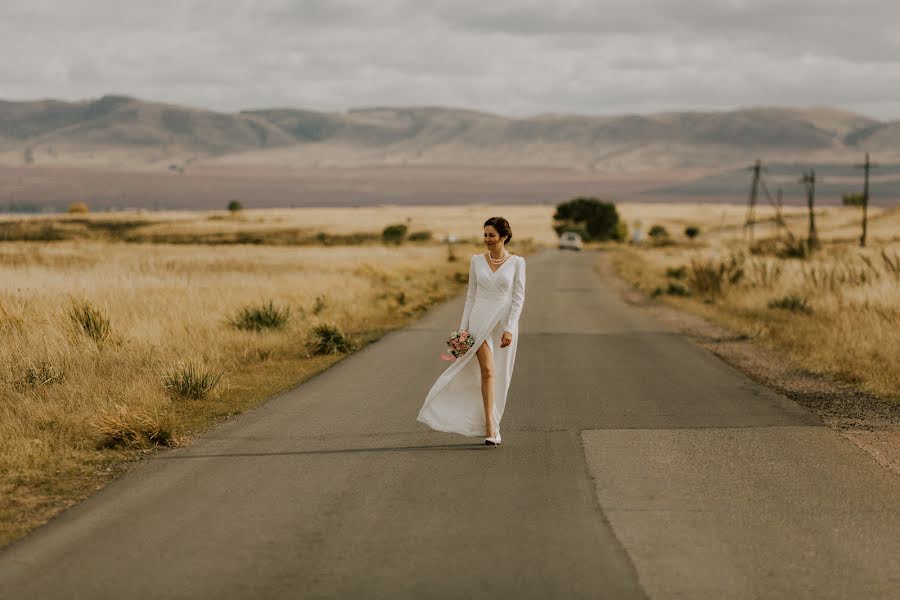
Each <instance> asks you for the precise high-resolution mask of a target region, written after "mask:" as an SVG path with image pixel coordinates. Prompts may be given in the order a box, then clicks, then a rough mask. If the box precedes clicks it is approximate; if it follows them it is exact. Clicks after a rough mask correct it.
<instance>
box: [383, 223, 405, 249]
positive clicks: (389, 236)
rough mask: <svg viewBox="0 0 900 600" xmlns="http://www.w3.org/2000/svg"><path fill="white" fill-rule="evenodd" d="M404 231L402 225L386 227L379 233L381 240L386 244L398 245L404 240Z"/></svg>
mask: <svg viewBox="0 0 900 600" xmlns="http://www.w3.org/2000/svg"><path fill="white" fill-rule="evenodd" d="M406 230H407V227H406V225H404V224H403V223H398V224H395V225H388V226H387V227H385V228H384V229H383V230H382V231H381V240H382V241H383V242H385V243H387V244H399V243H400V242H402V241H403V240H404V238H406Z"/></svg>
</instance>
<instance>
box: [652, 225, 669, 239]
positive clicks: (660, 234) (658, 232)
mask: <svg viewBox="0 0 900 600" xmlns="http://www.w3.org/2000/svg"><path fill="white" fill-rule="evenodd" d="M647 235H649V236H650V237H652V238H653V239H658V238H667V237H669V232H668V231H666V228H665V227H663V226H662V225H654V226H653V227H651V228H650V231H648V232H647Z"/></svg>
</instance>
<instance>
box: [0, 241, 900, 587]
mask: <svg viewBox="0 0 900 600" xmlns="http://www.w3.org/2000/svg"><path fill="white" fill-rule="evenodd" d="M597 260H598V257H597V255H596V254H593V253H590V252H584V253H580V254H579V253H567V252H558V251H546V252H543V253H541V254H538V255H533V256H531V257H529V258H528V289H527V290H526V301H525V308H524V311H523V313H522V318H521V321H520V334H521V335H522V339H521V340H520V342H519V347H518V355H517V365H516V370H515V372H514V374H513V380H512V386H511V388H510V392H509V399H508V402H507V408H506V415H505V417H504V421H503V424H502V431H503V446H501V447H500V448H489V447H485V446H482V445H479V444H478V442H479V441H480V440H477V439H476V440H472V439H470V438H463V437H460V436H454V435H449V434H443V433H437V432H433V431H430V430H429V429H427V428H426V427H425V426H423V425H421V424H419V423H417V422H416V421H415V417H416V414H417V413H418V410H419V408H420V406H421V403H422V401H423V399H424V397H425V394H426V393H427V391H428V389H429V388H430V386H431V384H432V383H433V382H434V380H435V379H436V378H437V376H438V375H439V374H440V372H441V371H442V370H443V369H444V368H445V367H446V365H447V363H445V362H443V361H441V360H439V359H438V354H439V353H440V352H441V350H442V343H443V339H444V336H445V335H446V334H447V332H449V331H450V330H451V329H453V328H454V327H455V326H456V325H457V324H458V320H459V315H460V314H461V310H462V302H463V297H462V296H458V297H457V298H454V299H453V300H452V301H449V302H447V303H446V304H444V305H442V306H440V307H437V308H436V309H435V310H433V311H432V312H431V313H429V314H428V315H427V316H425V317H424V318H423V319H421V320H420V321H419V322H418V323H417V324H415V325H414V326H412V327H409V328H406V329H404V330H401V331H396V332H393V333H391V334H388V335H387V336H385V337H384V338H383V339H381V340H380V341H378V342H377V343H375V344H372V345H370V346H368V347H367V348H365V349H363V350H362V351H360V352H358V353H357V354H355V355H353V356H350V357H348V358H347V359H345V360H343V361H341V362H340V363H338V364H337V365H335V366H334V367H332V368H331V369H329V370H327V371H326V372H324V373H322V374H320V375H318V376H316V377H314V378H312V379H311V380H309V381H308V382H306V383H305V384H303V385H302V386H300V387H298V388H296V389H294V390H292V391H290V392H287V393H285V394H283V395H281V396H279V397H277V398H274V399H272V400H271V401H269V402H268V403H267V404H265V405H264V406H262V407H260V408H258V409H256V410H253V411H250V412H248V413H246V414H244V415H242V416H240V417H239V418H237V419H235V420H233V421H231V422H229V423H227V424H225V425H223V426H221V427H218V428H217V429H215V430H214V431H212V432H210V433H209V434H208V435H205V436H203V437H202V438H200V439H198V440H196V441H195V443H194V444H193V445H192V446H191V447H188V448H181V449H177V450H174V451H170V452H167V453H164V454H162V455H160V456H158V457H156V458H153V459H150V460H147V461H143V462H141V463H140V464H138V465H137V466H136V467H135V468H134V469H132V470H131V471H129V472H128V473H127V474H125V476H123V477H122V478H120V479H119V480H117V481H115V482H113V483H111V484H110V485H108V486H107V487H106V488H104V489H103V490H102V491H100V492H99V493H97V494H95V495H94V496H93V497H91V498H90V499H88V500H87V501H85V502H83V503H81V504H79V505H77V506H75V507H73V508H72V509H69V510H67V511H66V512H64V513H63V514H61V515H60V516H59V517H57V518H56V519H54V520H53V521H51V522H50V523H49V524H47V525H46V526H44V527H42V528H40V529H38V530H36V531H35V532H33V533H32V534H31V535H29V536H27V537H26V538H24V539H22V540H20V541H19V542H17V543H15V544H13V545H11V546H9V547H8V548H6V549H5V550H4V551H2V552H0V598H4V599H6V598H9V599H16V600H18V599H26V598H41V599H48V598H85V599H88V598H90V599H95V598H116V599H121V598H154V599H157V598H217V599H228V598H493V599H505V598H517V599H518V598H539V599H548V598H613V599H627V598H646V597H650V598H715V599H722V598H791V599H794V598H816V599H820V598H898V597H900V568H898V565H900V535H898V534H900V478H898V477H897V476H896V475H893V474H892V473H890V472H888V471H886V470H884V469H883V468H881V467H880V466H878V465H877V464H876V463H875V462H874V461H873V460H872V459H871V458H870V457H869V456H868V455H866V454H865V453H863V452H862V451H861V450H859V449H858V448H856V446H853V445H852V444H851V443H850V442H848V441H846V440H845V439H843V438H841V437H840V436H838V435H836V434H835V433H833V432H832V431H830V430H828V429H826V428H824V427H822V426H820V425H819V423H818V421H817V419H816V417H814V416H813V415H812V414H810V413H808V412H807V411H805V410H804V409H802V408H800V407H799V406H798V405H796V404H794V403H793V402H791V401H790V400H788V399H786V398H784V397H782V396H780V395H778V394H775V393H773V392H771V391H769V390H767V389H765V388H762V387H760V386H758V385H756V384H754V383H752V382H750V381H749V380H748V379H747V378H745V377H744V376H742V375H741V374H739V373H738V372H736V371H734V370H733V369H732V368H730V367H728V366H727V365H725V364H724V363H722V362H721V361H720V360H719V359H717V358H716V357H714V356H713V355H711V354H710V353H708V352H707V351H705V350H703V349H700V348H698V347H696V346H694V345H692V344H691V343H690V342H688V341H686V340H684V339H682V338H680V337H678V336H677V335H675V334H673V333H671V332H669V331H667V330H666V329H665V328H664V327H663V326H662V325H660V324H659V323H656V322H654V320H652V319H651V318H649V317H648V316H647V315H646V314H644V313H642V312H640V311H639V309H636V308H633V307H631V306H628V305H626V304H624V303H623V302H622V301H621V300H620V299H619V298H618V297H617V296H616V294H615V293H613V292H612V291H610V290H609V289H607V287H606V286H605V285H604V282H603V280H602V279H601V277H600V276H599V275H598V274H597V272H596V271H595V270H594V268H593V266H594V264H595V263H596V261H597Z"/></svg>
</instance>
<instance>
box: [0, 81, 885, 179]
mask: <svg viewBox="0 0 900 600" xmlns="http://www.w3.org/2000/svg"><path fill="white" fill-rule="evenodd" d="M864 152H870V153H872V154H873V156H874V157H875V158H876V159H877V160H879V161H880V162H881V163H882V164H887V163H892V162H896V163H900V121H893V122H882V121H878V120H875V119H871V118H869V117H866V116H863V115H859V114H855V113H851V112H846V111H842V110H837V109H832V108H810V109H793V108H748V109H743V110H734V111H728V112H678V113H660V114H648V115H624V116H614V117H600V116H578V115H557V114H548V115H540V116H535V117H530V118H508V117H503V116H499V115H494V114H488V113H483V112H476V111H471V110H460V109H453V108H437V107H421V108H390V107H383V108H365V109H355V110H350V111H348V112H315V111H308V110H298V109H286V108H285V109H269V110H253V111H243V112H239V113H221V112H214V111H210V110H203V109H198V108H188V107H183V106H176V105H170V104H161V103H156V102H145V101H142V100H139V99H135V98H130V97H125V96H104V97H103V98H100V99H99V100H91V101H83V102H61V101H56V100H41V101H33V102H5V101H0V164H2V165H6V166H15V165H22V164H36V165H44V166H53V165H60V166H73V165H74V166H78V165H84V166H102V167H112V168H117V167H118V168H140V169H148V168H149V169H154V170H156V169H168V170H175V171H179V170H184V169H190V168H191V167H192V166H193V165H218V166H223V165H225V166H227V165H241V164H245V165H254V166H271V167H316V166H320V167H321V166H330V167H341V166H362V165H393V166H397V165H444V166H446V165H452V166H516V167H522V166H540V167H567V168H575V169H578V170H587V171H599V172H604V171H616V172H634V171H642V170H682V169H693V168H696V169H732V168H737V167H744V166H746V165H748V164H749V161H752V160H753V159H755V158H757V157H760V158H763V159H764V160H766V161H768V162H772V163H784V164H793V163H801V162H802V163H804V164H809V163H813V162H818V163H823V164H853V163H855V162H859V161H860V160H861V157H862V154H863V153H864Z"/></svg>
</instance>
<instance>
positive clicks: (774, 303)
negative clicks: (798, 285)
mask: <svg viewBox="0 0 900 600" xmlns="http://www.w3.org/2000/svg"><path fill="white" fill-rule="evenodd" d="M769 308H778V309H781V310H791V311H794V312H804V313H811V312H812V308H810V306H809V304H808V302H807V300H806V298H804V297H802V296H794V295H789V296H784V297H783V298H775V299H773V300H769Z"/></svg>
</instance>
